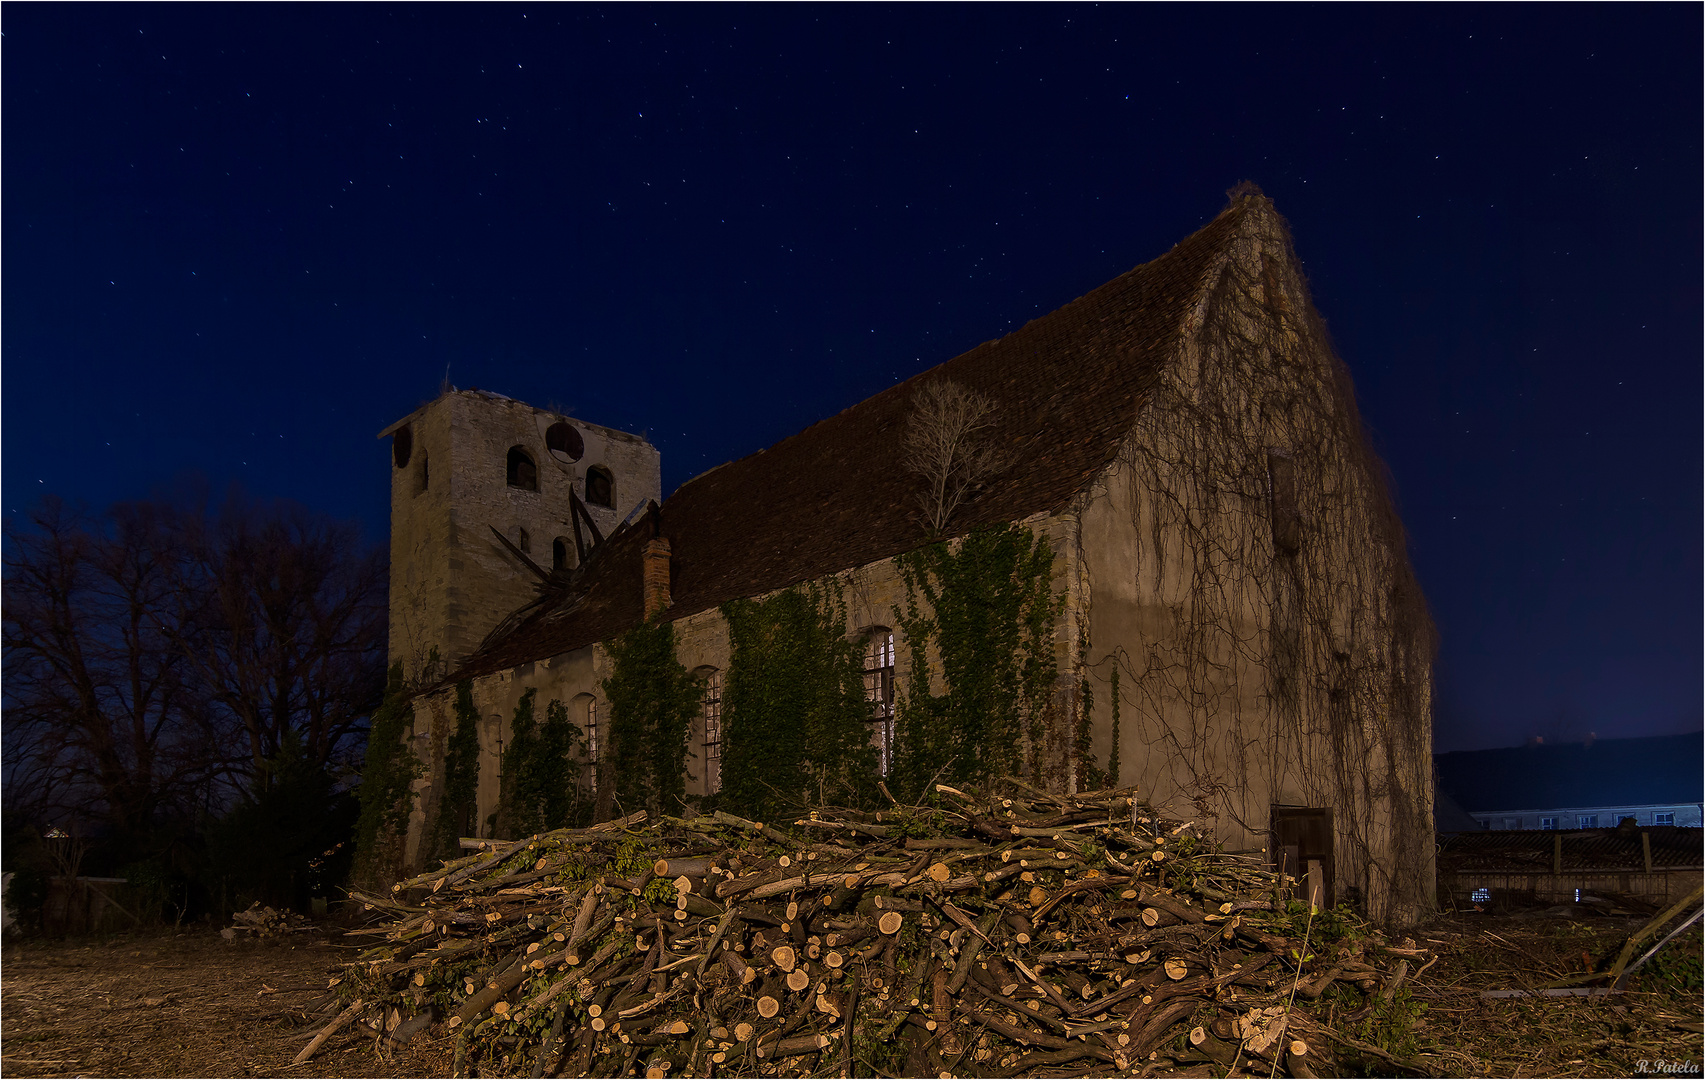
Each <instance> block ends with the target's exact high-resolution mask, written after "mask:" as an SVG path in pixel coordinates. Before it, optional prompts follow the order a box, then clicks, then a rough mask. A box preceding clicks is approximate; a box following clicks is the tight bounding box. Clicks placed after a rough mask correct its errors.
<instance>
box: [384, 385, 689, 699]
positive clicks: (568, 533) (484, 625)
mask: <svg viewBox="0 0 1705 1080" xmlns="http://www.w3.org/2000/svg"><path fill="white" fill-rule="evenodd" d="M385 436H389V437H390V439H391V639H390V662H391V663H393V664H395V663H398V662H401V663H402V665H403V673H404V677H405V678H406V679H408V680H410V681H414V680H419V679H422V678H430V677H437V676H439V675H442V674H444V673H446V672H448V671H451V670H453V669H454V668H455V667H456V665H458V664H459V663H461V662H462V661H463V660H466V659H467V658H468V656H470V655H471V654H472V653H473V652H474V650H476V649H478V648H479V646H480V643H481V642H482V641H483V640H484V639H485V636H486V635H487V634H489V633H490V632H491V631H492V630H493V629H494V628H495V627H496V626H497V625H498V623H500V622H502V621H503V619H504V618H505V617H507V616H508V615H509V614H511V613H512V612H514V611H515V610H516V609H518V608H520V607H521V606H522V605H524V604H526V603H528V602H529V601H531V600H533V599H535V598H537V596H538V595H539V585H540V574H542V573H544V574H548V573H552V572H555V571H566V570H571V569H573V568H574V567H575V566H576V565H577V564H578V561H579V558H580V552H581V550H582V549H583V548H584V547H585V546H586V545H590V544H591V543H593V542H594V537H595V536H597V535H602V536H608V535H610V534H611V533H612V532H614V531H615V529H616V527H617V526H618V525H620V524H621V523H622V521H624V520H625V519H626V518H627V517H628V515H629V514H630V513H632V511H633V510H634V509H635V508H636V507H642V506H644V505H645V504H646V502H647V501H648V500H657V501H658V502H661V501H662V473H661V464H660V462H661V459H660V456H659V454H658V452H657V448H656V447H654V446H652V445H651V444H650V443H649V442H647V441H646V440H645V439H643V438H641V437H640V436H638V435H630V434H628V433H627V432H623V431H615V430H613V429H611V428H606V427H599V426H598V425H597V424H588V423H585V422H583V421H580V420H575V419H571V418H569V417H566V416H561V415H558V414H557V413H553V412H550V411H548V410H545V409H537V408H534V407H533V406H531V405H527V404H525V403H523V402H520V401H516V400H514V399H513V398H507V397H504V396H503V395H501V394H493V393H489V392H487V391H484V390H450V391H447V392H446V393H443V394H440V395H439V396H438V398H437V399H436V400H434V401H432V402H429V403H428V404H426V405H423V406H421V407H420V408H419V409H416V410H415V411H414V412H412V413H410V414H409V415H408V416H405V417H403V418H402V419H401V420H398V421H397V422H396V423H394V424H392V425H391V426H390V427H387V428H386V429H385V430H384V431H382V432H380V433H379V437H380V438H384V437H385ZM577 504H578V506H577ZM493 530H495V533H494V531H493ZM499 534H500V535H501V539H500V538H499ZM435 651H436V653H437V657H438V661H439V665H438V669H437V670H436V671H429V670H428V667H429V665H430V660H431V657H432V655H433V653H434V652H435Z"/></svg>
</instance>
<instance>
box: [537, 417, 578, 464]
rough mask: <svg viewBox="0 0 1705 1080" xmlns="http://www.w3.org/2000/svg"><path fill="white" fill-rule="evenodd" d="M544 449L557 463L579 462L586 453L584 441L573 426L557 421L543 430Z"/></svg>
mask: <svg viewBox="0 0 1705 1080" xmlns="http://www.w3.org/2000/svg"><path fill="white" fill-rule="evenodd" d="M545 448H546V449H548V450H549V451H550V452H551V454H552V456H554V457H555V458H556V459H557V460H558V461H568V462H574V461H579V460H580V459H581V457H582V456H583V455H584V454H585V453H586V441H585V440H584V439H582V438H581V437H580V432H579V431H577V430H575V427H574V425H573V424H570V423H568V422H566V421H563V420H558V421H557V422H556V423H554V424H552V425H551V426H550V427H548V428H546V429H545Z"/></svg>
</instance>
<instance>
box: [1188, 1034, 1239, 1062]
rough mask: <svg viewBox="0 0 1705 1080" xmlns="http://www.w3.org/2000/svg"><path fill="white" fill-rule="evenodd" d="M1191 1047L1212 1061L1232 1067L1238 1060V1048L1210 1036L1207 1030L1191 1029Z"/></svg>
mask: <svg viewBox="0 0 1705 1080" xmlns="http://www.w3.org/2000/svg"><path fill="white" fill-rule="evenodd" d="M1190 1045H1191V1046H1193V1047H1195V1048H1196V1050H1197V1052H1199V1053H1201V1054H1202V1055H1203V1056H1205V1057H1207V1058H1208V1059H1209V1060H1210V1061H1213V1062H1216V1063H1217V1064H1220V1065H1225V1066H1230V1065H1231V1064H1232V1062H1234V1061H1236V1060H1237V1047H1235V1046H1232V1045H1231V1044H1229V1043H1227V1042H1224V1041H1223V1040H1221V1039H1219V1038H1217V1037H1215V1036H1214V1035H1212V1034H1210V1033H1209V1032H1208V1030H1207V1029H1206V1028H1202V1027H1195V1028H1191V1029H1190Z"/></svg>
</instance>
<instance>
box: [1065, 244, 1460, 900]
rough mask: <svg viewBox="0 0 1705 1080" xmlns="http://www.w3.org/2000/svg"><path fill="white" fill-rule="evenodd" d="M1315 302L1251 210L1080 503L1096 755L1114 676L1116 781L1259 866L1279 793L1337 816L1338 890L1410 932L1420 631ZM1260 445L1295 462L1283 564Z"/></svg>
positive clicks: (1103, 757) (1422, 741)
mask: <svg viewBox="0 0 1705 1080" xmlns="http://www.w3.org/2000/svg"><path fill="white" fill-rule="evenodd" d="M1311 313H1312V309H1311V308H1310V307H1309V300H1308V295H1307V291H1306V285H1305V284H1304V282H1303V281H1302V278H1301V275H1300V273H1298V272H1297V271H1296V269H1295V262H1294V257H1293V256H1292V255H1291V253H1290V249H1289V244H1288V237H1287V236H1286V235H1285V231H1284V228H1283V224H1282V222H1281V221H1280V220H1279V219H1278V218H1277V215H1275V214H1272V213H1271V212H1270V211H1269V212H1267V213H1265V214H1252V215H1251V216H1250V220H1249V224H1248V225H1247V226H1246V227H1245V234H1244V235H1243V237H1242V238H1241V239H1240V242H1239V243H1238V244H1237V245H1236V247H1235V249H1234V253H1233V255H1232V257H1231V258H1230V259H1229V260H1228V262H1227V265H1226V267H1225V271H1224V275H1223V277H1222V278H1221V280H1220V283H1219V285H1218V286H1217V287H1216V288H1214V289H1213V290H1212V291H1211V292H1210V293H1209V295H1208V296H1207V297H1205V303H1204V305H1203V307H1202V308H1201V309H1200V310H1199V312H1198V313H1197V315H1196V318H1195V321H1194V325H1193V326H1191V327H1190V328H1189V330H1190V333H1189V334H1188V335H1187V339H1186V344H1185V347H1184V349H1183V351H1182V353H1181V355H1180V357H1179V358H1178V361H1177V362H1176V363H1175V364H1174V365H1173V367H1172V368H1171V369H1170V370H1169V371H1168V372H1167V374H1166V376H1165V378H1164V379H1163V380H1162V382H1161V385H1160V386H1158V387H1157V388H1156V390H1155V391H1154V392H1153V393H1152V394H1151V396H1150V398H1149V400H1148V401H1147V402H1146V403H1145V405H1144V408H1143V410H1142V413H1141V415H1140V417H1139V418H1138V423H1137V426H1136V430H1135V431H1134V432H1133V434H1132V437H1131V439H1130V440H1129V441H1128V442H1127V444H1126V445H1125V447H1124V448H1123V450H1122V451H1121V453H1120V455H1119V457H1118V460H1117V461H1116V462H1115V463H1114V464H1113V465H1112V466H1111V467H1110V468H1109V470H1108V471H1107V472H1106V473H1105V474H1103V476H1102V477H1101V478H1100V479H1099V481H1098V483H1097V484H1096V485H1095V487H1094V489H1093V490H1092V491H1091V492H1090V494H1089V496H1088V497H1087V498H1086V499H1085V501H1084V505H1083V509H1082V522H1083V525H1082V532H1083V538H1082V547H1083V552H1084V561H1083V564H1084V572H1085V574H1086V576H1087V578H1088V581H1089V601H1088V607H1089V613H1088V619H1089V628H1090V634H1089V636H1090V641H1091V645H1090V657H1089V665H1088V666H1089V671H1090V683H1089V686H1090V690H1091V693H1092V694H1093V695H1094V701H1095V709H1094V715H1095V718H1096V722H1095V736H1096V738H1095V753H1096V756H1097V758H1098V760H1099V761H1100V762H1101V763H1102V764H1103V765H1106V764H1107V762H1108V757H1109V752H1110V750H1111V748H1112V743H1111V722H1112V715H1111V714H1112V706H1111V696H1110V695H1111V676H1112V671H1113V668H1114V667H1115V666H1117V668H1118V670H1119V681H1120V688H1119V689H1120V714H1121V715H1120V729H1121V730H1120V747H1119V750H1120V757H1121V770H1120V775H1119V777H1118V780H1119V782H1120V783H1122V784H1133V783H1134V784H1136V785H1137V786H1138V787H1139V789H1140V790H1141V791H1142V792H1143V793H1144V794H1145V795H1147V796H1148V797H1150V798H1152V799H1153V800H1154V801H1156V802H1157V803H1160V804H1163V805H1165V806H1167V808H1168V809H1169V811H1170V812H1171V813H1173V814H1176V815H1178V816H1180V817H1182V818H1186V819H1189V818H1195V819H1198V820H1200V819H1202V818H1209V819H1211V821H1212V824H1213V827H1214V829H1215V831H1216V832H1217V833H1218V834H1219V836H1220V837H1221V839H1222V840H1224V841H1225V843H1226V845H1227V847H1228V848H1229V849H1233V850H1250V851H1254V852H1257V853H1260V852H1262V851H1263V850H1264V849H1265V848H1266V846H1267V844H1268V837H1267V830H1268V828H1269V819H1270V810H1271V806H1272V805H1273V804H1275V803H1278V804H1289V805H1298V806H1313V807H1322V806H1324V807H1330V808H1331V809H1332V810H1333V811H1334V826H1335V831H1336V834H1337V835H1336V836H1335V838H1334V864H1335V866H1334V869H1335V884H1336V891H1337V893H1338V897H1339V898H1340V899H1341V898H1343V897H1344V896H1345V895H1346V892H1347V890H1348V888H1349V887H1351V886H1354V887H1355V888H1356V889H1359V890H1361V892H1362V893H1363V894H1364V895H1365V896H1366V898H1367V902H1368V906H1369V910H1370V913H1372V914H1374V915H1375V916H1376V917H1378V918H1382V919H1389V920H1391V921H1395V922H1407V921H1412V920H1413V919H1414V918H1415V917H1417V916H1418V915H1419V914H1420V913H1422V912H1424V911H1426V910H1429V909H1430V907H1431V888H1432V886H1431V883H1432V880H1433V874H1432V860H1431V852H1432V849H1433V842H1432V832H1431V829H1432V824H1431V807H1432V790H1431V768H1430V743H1431V698H1430V694H1431V673H1430V659H1431V644H1430V642H1431V637H1430V634H1431V626H1430V623H1428V622H1427V620H1426V614H1425V609H1424V606H1423V605H1422V604H1421V603H1420V600H1419V594H1418V591H1415V590H1414V588H1413V579H1412V576H1410V574H1409V572H1408V567H1407V562H1406V557H1405V555H1404V552H1403V549H1402V543H1401V534H1400V532H1396V531H1395V517H1394V516H1388V514H1389V510H1388V506H1387V504H1386V502H1385V498H1386V496H1385V493H1384V490H1383V487H1382V485H1381V482H1380V479H1379V475H1378V473H1377V471H1376V470H1377V467H1378V466H1377V462H1376V461H1374V460H1373V459H1372V457H1371V455H1369V454H1368V453H1367V452H1366V451H1365V449H1364V446H1363V443H1362V441H1361V436H1360V428H1359V420H1358V419H1357V417H1356V416H1355V412H1354V405H1353V396H1350V391H1349V389H1348V381H1347V376H1345V375H1343V373H1342V371H1341V369H1340V368H1339V367H1338V366H1337V361H1336V360H1335V358H1334V357H1333V356H1332V354H1331V353H1330V351H1329V348H1328V347H1327V345H1326V342H1325V337H1324V333H1323V331H1321V329H1320V328H1319V326H1318V324H1317V323H1316V322H1314V321H1313V320H1312V319H1311V317H1310V316H1311ZM1270 451H1278V452H1282V453H1283V454H1285V455H1286V456H1287V457H1288V460H1289V461H1290V463H1291V465H1292V467H1293V469H1294V471H1295V476H1296V481H1297V483H1296V487H1297V508H1298V511H1299V513H1300V515H1301V529H1300V536H1301V546H1300V550H1298V551H1296V553H1295V554H1286V553H1284V552H1282V551H1280V550H1279V549H1278V547H1277V546H1276V544H1275V539H1274V529H1273V524H1272V521H1273V518H1272V508H1271V501H1270V499H1271V494H1272V493H1271V490H1270V477H1269V452H1270ZM1394 598H1395V599H1394Z"/></svg>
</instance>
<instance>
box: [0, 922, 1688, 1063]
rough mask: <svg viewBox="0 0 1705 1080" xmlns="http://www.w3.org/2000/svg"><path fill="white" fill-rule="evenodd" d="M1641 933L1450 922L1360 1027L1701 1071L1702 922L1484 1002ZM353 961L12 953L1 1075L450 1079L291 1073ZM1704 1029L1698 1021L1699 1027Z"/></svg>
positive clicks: (428, 1050)
mask: <svg viewBox="0 0 1705 1080" xmlns="http://www.w3.org/2000/svg"><path fill="white" fill-rule="evenodd" d="M1640 924H1641V920H1640V919H1637V918H1618V919H1612V918H1605V917H1594V916H1587V915H1585V914H1581V915H1579V916H1574V917H1571V916H1569V915H1553V916H1549V917H1537V918H1529V919H1522V918H1514V917H1506V916H1478V915H1477V916H1453V917H1450V918H1448V919H1441V920H1438V921H1436V922H1433V923H1431V924H1429V925H1428V926H1426V927H1424V928H1422V929H1421V930H1418V931H1416V932H1415V935H1414V936H1415V938H1416V941H1417V943H1418V944H1420V945H1422V946H1424V947H1426V948H1428V949H1430V950H1433V951H1434V952H1435V953H1436V954H1437V955H1438V956H1439V960H1438V962H1437V963H1436V964H1433V965H1432V966H1431V967H1430V968H1428V969H1427V970H1426V971H1425V972H1424V973H1422V974H1421V975H1420V977H1419V978H1417V979H1412V980H1411V982H1410V989H1409V990H1406V991H1404V992H1402V993H1400V994H1399V995H1398V998H1397V1000H1396V1001H1395V1002H1393V1003H1392V1004H1390V1005H1388V1006H1384V1007H1379V1008H1376V1009H1374V1010H1372V1011H1371V1012H1368V1013H1366V1015H1364V1016H1362V1017H1361V1018H1360V1019H1357V1020H1354V1021H1347V1022H1346V1023H1345V1024H1344V1029H1345V1030H1347V1031H1349V1032H1351V1033H1353V1034H1354V1035H1355V1037H1356V1038H1358V1040H1360V1041H1363V1042H1364V1043H1365V1045H1368V1046H1373V1047H1378V1048H1379V1049H1381V1050H1382V1051H1385V1052H1387V1053H1390V1054H1392V1055H1394V1056H1395V1057H1396V1058H1397V1059H1399V1060H1403V1061H1408V1062H1411V1063H1413V1066H1414V1070H1413V1071H1414V1072H1415V1073H1416V1074H1419V1075H1434V1076H1511V1077H1515V1076H1520V1077H1551V1076H1628V1075H1635V1074H1637V1069H1638V1063H1639V1062H1640V1061H1642V1060H1645V1061H1648V1062H1657V1061H1659V1060H1664V1061H1668V1062H1684V1061H1692V1062H1693V1063H1694V1064H1695V1065H1696V1066H1697V1065H1698V1064H1700V1063H1701V1062H1702V1061H1705V1053H1702V1048H1701V1035H1700V1032H1699V1022H1700V993H1701V990H1700V987H1701V982H1702V979H1701V974H1702V968H1701V965H1702V957H1701V939H1700V934H1699V931H1698V929H1697V928H1695V929H1694V930H1693V931H1692V932H1690V933H1689V934H1688V935H1686V936H1684V937H1682V938H1679V939H1677V940H1676V941H1675V942H1673V943H1672V944H1671V945H1670V947H1669V948H1668V949H1666V950H1665V952H1664V953H1663V954H1660V956H1659V957H1658V959H1657V960H1655V961H1654V962H1653V965H1652V967H1651V968H1649V969H1646V970H1643V971H1642V972H1641V973H1640V974H1639V975H1638V976H1637V977H1636V978H1635V980H1634V982H1633V985H1632V986H1631V988H1630V992H1629V993H1626V994H1622V995H1617V996H1615V997H1610V998H1597V999H1584V998H1511V999H1502V1000H1488V1001H1483V1000H1481V999H1480V996H1479V993H1480V991H1481V990H1499V989H1532V988H1537V987H1539V986H1542V985H1544V984H1545V983H1547V982H1550V981H1553V980H1555V979H1558V978H1562V977H1564V976H1567V975H1570V974H1573V973H1576V972H1580V971H1584V970H1586V964H1587V962H1588V961H1589V960H1591V961H1595V962H1598V963H1602V962H1603V960H1604V958H1605V957H1606V956H1607V955H1610V954H1613V953H1614V952H1615V950H1616V948H1617V947H1618V946H1619V945H1620V944H1621V942H1622V940H1623V939H1624V938H1625V937H1626V936H1627V935H1628V933H1629V932H1631V931H1632V930H1633V929H1635V928H1637V927H1638V926H1639V925H1640ZM353 954H354V950H352V949H349V948H340V947H338V946H337V945H335V944H332V943H331V941H329V940H328V939H327V938H324V937H320V936H318V935H312V934H299V935H294V936H292V937H287V938H284V939H281V940H277V941H274V942H266V941H259V942H252V941H239V942H236V943H228V942H225V941H222V940H220V939H219V937H218V936H217V935H215V934H212V933H206V932H196V933H185V934H182V935H178V934H172V933H170V932H164V933H159V934H154V935H146V936H144V935H137V936H128V937H120V938H113V939H111V940H105V941H70V942H46V941H38V942H24V943H20V944H16V945H9V946H7V949H6V953H5V957H4V966H3V969H0V1009H3V1015H4V1022H3V1024H4V1026H3V1030H0V1041H3V1050H0V1072H3V1073H4V1075H6V1076H8V1077H12V1076H18V1077H23V1076H42V1077H60V1076H75V1075H98V1076H448V1075H450V1066H451V1042H450V1040H449V1039H448V1038H443V1037H438V1038H433V1037H430V1035H422V1036H421V1037H420V1038H419V1039H417V1040H415V1042H414V1043H412V1044H411V1045H409V1046H408V1047H404V1048H394V1047H390V1046H388V1044H384V1043H382V1042H381V1041H380V1040H378V1039H376V1038H375V1036H374V1035H373V1034H372V1033H370V1032H365V1031H359V1030H345V1031H343V1032H341V1033H339V1034H338V1035H336V1036H334V1037H333V1038H332V1039H331V1040H330V1041H329V1042H328V1043H327V1044H326V1046H325V1048H324V1049H323V1050H322V1051H321V1052H320V1054H319V1055H318V1056H317V1057H315V1058H314V1059H313V1060H312V1061H310V1062H308V1063H307V1064H306V1065H304V1066H302V1067H300V1068H292V1067H291V1065H290V1061H291V1059H292V1058H293V1057H294V1056H295V1055H296V1052H297V1051H299V1050H300V1049H302V1047H303V1046H304V1045H306V1044H307V1042H308V1040H309V1038H310V1037H312V1035H313V1033H314V1031H315V1030H317V1029H318V1027H319V1026H320V1025H321V1024H323V1023H324V1022H325V1018H324V1017H323V1016H318V1015H316V1016H315V1017H314V1018H313V1019H310V1018H309V1016H308V1013H307V1012H306V1011H305V1010H306V1008H307V1007H308V1006H309V1005H310V1003H312V1002H314V1001H315V1000H316V999H317V998H320V997H322V996H323V994H324V992H325V988H326V982H327V979H328V977H329V972H330V971H331V969H333V968H334V967H336V966H337V965H339V964H340V963H342V962H343V961H345V960H347V959H349V958H350V957H351V956H352V955H353ZM1411 991H1412V992H1411ZM1322 1007H1324V1008H1339V1009H1342V1010H1344V1011H1345V1013H1346V1014H1347V1013H1354V1012H1359V1011H1363V1010H1366V1009H1367V1006H1366V1004H1365V1003H1364V1002H1362V1001H1360V1000H1354V1001H1352V1000H1350V999H1349V998H1348V997H1347V998H1346V999H1345V1000H1343V1001H1342V1002H1333V1001H1330V1000H1325V999H1323V1001H1322ZM1341 1018H1346V1019H1347V1017H1341ZM1687 1024H1691V1025H1692V1027H1691V1028H1688V1027H1684V1026H1681V1025H1687ZM1341 1060H1344V1061H1346V1062H1347V1063H1349V1064H1352V1065H1353V1064H1354V1062H1355V1061H1356V1060H1357V1057H1356V1055H1355V1054H1354V1053H1353V1052H1350V1051H1345V1057H1344V1058H1342V1059H1341ZM1362 1060H1365V1061H1366V1062H1368V1063H1369V1064H1368V1072H1369V1073H1370V1074H1371V1075H1391V1074H1392V1073H1394V1072H1397V1071H1398V1070H1396V1069H1394V1068H1392V1067H1391V1066H1390V1065H1388V1064H1385V1063H1382V1062H1381V1061H1379V1060H1378V1059H1377V1058H1375V1057H1373V1056H1371V1055H1367V1056H1364V1057H1363V1058H1362ZM1209 1072H1211V1073H1212V1075H1216V1076H1218V1075H1223V1074H1224V1070H1223V1069H1213V1070H1209ZM1189 1073H1190V1074H1191V1075H1207V1074H1208V1073H1207V1072H1204V1070H1202V1069H1192V1070H1189ZM1180 1075H1182V1074H1180ZM1263 1075H1265V1074H1264V1073H1263ZM1673 1075H1694V1076H1697V1075H1698V1073H1697V1072H1693V1073H1676V1074H1673Z"/></svg>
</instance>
